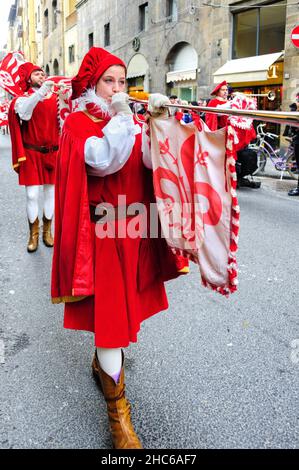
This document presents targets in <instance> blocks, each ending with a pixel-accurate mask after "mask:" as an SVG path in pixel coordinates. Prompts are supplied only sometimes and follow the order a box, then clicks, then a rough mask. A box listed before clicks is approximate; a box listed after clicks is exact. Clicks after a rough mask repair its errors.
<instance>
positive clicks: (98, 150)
mask: <svg viewBox="0 0 299 470" xmlns="http://www.w3.org/2000/svg"><path fill="white" fill-rule="evenodd" d="M125 88H126V65H125V64H124V62H123V61H122V60H121V59H120V58H119V57H116V56H114V55H112V54H110V53H109V52H108V51H106V50H104V49H101V48H98V47H93V48H91V49H90V51H89V52H88V53H87V54H86V56H85V57H84V59H83V61H82V64H81V67H80V69H79V72H78V74H77V76H76V77H74V78H73V80H72V98H73V99H78V100H79V101H80V107H81V110H80V111H78V112H74V113H72V114H70V115H69V116H68V117H67V118H66V121H65V124H64V126H63V131H62V136H61V148H60V151H59V159H58V162H57V174H56V185H55V192H56V197H55V246H54V254H53V269H52V300H53V302H54V303H59V302H65V310H64V326H65V328H69V329H75V330H87V331H91V332H93V333H94V342H95V347H96V350H95V354H94V358H93V362H92V371H93V375H94V377H95V379H96V380H97V382H98V383H99V384H100V388H101V390H102V392H103V394H104V398H105V400H106V402H107V411H108V418H109V422H110V431H111V434H112V440H113V446H114V448H117V449H120V448H121V449H125V448H140V447H141V442H140V440H139V438H138V436H137V434H136V433H135V431H134V428H133V425H132V423H131V417H130V404H129V402H128V400H127V398H126V395H125V383H124V353H123V351H122V348H126V347H127V346H128V345H129V344H130V343H132V342H134V343H135V342H137V335H138V332H139V330H140V327H141V323H142V322H143V321H144V320H146V319H147V318H149V317H151V316H152V315H155V314H156V313H158V312H159V311H161V310H164V309H167V307H168V302H167V297H166V292H165V288H164V281H165V280H169V279H172V278H175V277H177V276H178V275H179V274H180V273H182V272H184V271H183V270H182V269H181V268H183V267H184V266H183V262H182V259H177V257H176V256H175V255H173V253H172V252H171V250H170V249H169V247H168V246H167V244H166V242H165V239H163V238H162V237H158V238H155V239H154V238H151V237H150V233H149V232H147V231H146V233H144V235H145V236H141V235H138V236H134V237H131V236H129V234H128V231H129V227H130V226H131V227H132V226H133V225H134V226H135V224H139V223H141V222H140V218H139V216H140V214H139V215H138V214H136V212H135V211H134V213H132V214H133V215H129V211H128V210H127V209H128V207H129V206H130V205H132V204H134V205H135V204H138V207H140V205H141V206H142V207H143V208H145V209H146V211H145V212H147V214H149V213H150V212H149V208H150V204H151V202H154V199H155V198H154V191H153V181H152V179H153V176H152V171H151V170H150V168H151V160H150V158H149V154H148V153H147V150H146V146H145V147H144V146H143V138H142V129H141V128H142V126H141V124H140V122H137V120H136V119H135V118H134V116H133V114H132V111H131V109H130V106H129V102H128V101H129V96H128V95H127V94H126V93H125ZM166 99H167V98H166ZM167 101H168V100H167ZM120 196H121V197H122V198H123V197H125V201H126V202H125V203H124V204H123V205H120V203H119V197H120ZM100 206H101V207H100ZM99 208H102V209H105V212H102V213H100V212H101V211H100V212H99V211H98V210H97V209H99ZM106 216H107V219H106ZM101 227H102V229H103V230H108V229H109V228H110V229H111V230H113V229H114V235H111V236H106V237H103V238H101V237H99V235H98V232H97V229H98V230H100V229H101ZM119 230H121V231H122V232H123V230H124V231H125V235H122V234H120V233H119ZM185 265H186V263H185Z"/></svg>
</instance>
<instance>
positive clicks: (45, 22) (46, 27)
mask: <svg viewBox="0 0 299 470" xmlns="http://www.w3.org/2000/svg"><path fill="white" fill-rule="evenodd" d="M44 30H45V36H48V34H49V12H48V10H45V13H44Z"/></svg>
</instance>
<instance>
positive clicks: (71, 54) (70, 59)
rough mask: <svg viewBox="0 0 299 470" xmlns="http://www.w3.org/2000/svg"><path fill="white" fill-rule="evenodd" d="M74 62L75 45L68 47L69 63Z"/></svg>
mask: <svg viewBox="0 0 299 470" xmlns="http://www.w3.org/2000/svg"><path fill="white" fill-rule="evenodd" d="M73 62H75V44H72V45H71V46H69V63H70V64H72V63H73Z"/></svg>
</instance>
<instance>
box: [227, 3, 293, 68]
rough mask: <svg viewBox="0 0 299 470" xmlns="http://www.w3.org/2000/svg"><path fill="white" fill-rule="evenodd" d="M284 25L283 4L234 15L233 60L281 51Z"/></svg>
mask: <svg viewBox="0 0 299 470" xmlns="http://www.w3.org/2000/svg"><path fill="white" fill-rule="evenodd" d="M285 24H286V6H285V2H277V3H274V4H272V5H270V6H269V5H268V6H267V7H264V8H263V7H259V8H252V9H250V10H246V11H242V12H240V13H236V14H235V15H234V39H233V59H240V58H242V57H250V56H255V55H262V54H271V53H272V52H279V51H281V50H283V49H284V38H285Z"/></svg>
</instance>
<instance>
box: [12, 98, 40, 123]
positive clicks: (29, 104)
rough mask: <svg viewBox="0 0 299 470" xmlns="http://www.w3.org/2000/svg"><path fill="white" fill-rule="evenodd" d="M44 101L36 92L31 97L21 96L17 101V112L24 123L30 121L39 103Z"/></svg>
mask: <svg viewBox="0 0 299 470" xmlns="http://www.w3.org/2000/svg"><path fill="white" fill-rule="evenodd" d="M42 99H43V97H42V96H40V94H39V93H37V92H35V93H33V94H32V95H30V96H21V97H20V98H18V99H17V100H16V104H15V111H16V113H17V114H18V115H19V116H20V118H21V119H22V121H29V120H30V119H31V117H32V113H33V110H34V108H35V106H36V105H37V103H39V101H41V100H42Z"/></svg>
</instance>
